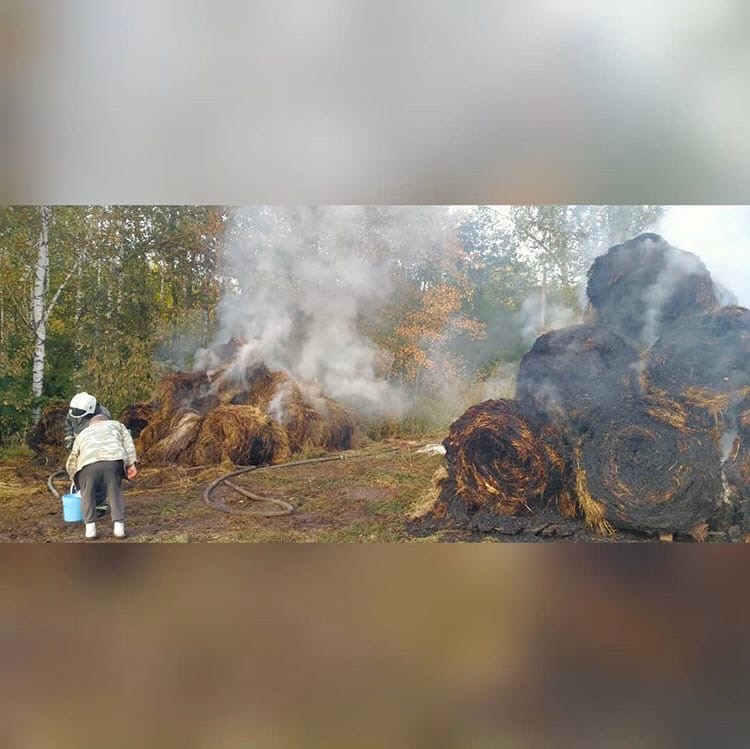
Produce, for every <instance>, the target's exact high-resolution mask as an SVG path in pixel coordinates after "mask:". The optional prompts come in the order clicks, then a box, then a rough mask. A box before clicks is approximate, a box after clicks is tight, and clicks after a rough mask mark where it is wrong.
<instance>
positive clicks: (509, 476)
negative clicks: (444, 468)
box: [443, 400, 575, 517]
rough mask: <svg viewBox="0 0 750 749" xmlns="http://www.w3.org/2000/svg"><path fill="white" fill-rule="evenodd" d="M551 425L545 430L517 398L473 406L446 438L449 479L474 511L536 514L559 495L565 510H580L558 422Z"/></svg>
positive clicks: (457, 493) (446, 482)
mask: <svg viewBox="0 0 750 749" xmlns="http://www.w3.org/2000/svg"><path fill="white" fill-rule="evenodd" d="M545 429H546V431H545V433H544V435H543V436H542V427H541V425H539V424H538V423H535V422H533V421H532V420H531V419H530V418H529V417H528V416H527V415H526V414H525V413H524V411H523V409H522V408H521V406H520V404H519V403H517V402H516V401H512V400H488V401H485V402H484V403H479V404H477V405H474V406H471V408H469V409H468V410H467V411H466V412H465V413H464V414H463V415H462V416H461V417H460V418H459V419H457V420H456V421H454V422H453V424H451V426H450V430H449V433H448V436H447V437H446V438H445V440H444V441H443V445H444V446H445V450H446V452H445V459H446V462H447V465H448V473H449V477H450V478H449V479H448V480H446V481H445V482H444V483H445V484H450V482H454V485H455V495H456V498H457V500H458V501H460V503H462V505H463V506H464V508H465V510H466V511H467V512H468V513H470V512H475V511H478V510H481V511H483V512H491V513H494V514H497V515H515V514H524V513H527V514H533V513H535V512H536V511H537V510H539V509H546V508H547V507H548V506H549V504H550V503H551V502H552V501H557V503H558V509H559V510H560V512H561V513H563V514H565V515H566V516H568V517H572V516H574V515H575V505H574V503H573V500H572V497H571V495H570V492H569V491H567V484H568V479H569V476H568V475H567V470H566V469H567V466H566V461H565V459H564V457H563V454H562V449H561V446H562V442H561V440H556V439H554V436H555V433H554V428H553V427H552V426H550V425H548V426H547V427H546V428H545ZM454 514H455V513H454Z"/></svg>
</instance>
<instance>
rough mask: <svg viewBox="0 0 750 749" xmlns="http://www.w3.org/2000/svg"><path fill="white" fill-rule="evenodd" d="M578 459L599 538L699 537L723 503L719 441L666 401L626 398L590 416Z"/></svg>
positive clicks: (581, 498)
mask: <svg viewBox="0 0 750 749" xmlns="http://www.w3.org/2000/svg"><path fill="white" fill-rule="evenodd" d="M576 457H577V460H576V463H577V465H576V468H577V478H576V483H577V491H578V502H579V504H580V506H581V508H582V510H583V512H584V515H585V517H586V521H587V524H588V525H589V526H590V527H591V528H593V529H595V530H597V531H599V532H608V531H611V530H612V528H613V527H614V528H622V529H625V530H634V531H642V532H650V533H673V532H683V533H695V534H698V533H699V532H700V529H701V528H702V527H703V526H702V524H704V523H706V521H707V520H708V519H709V518H710V517H711V516H712V515H713V514H714V512H715V511H716V509H717V506H718V503H719V502H720V500H721V496H722V482H721V464H720V463H721V461H720V455H719V451H718V449H717V446H716V444H715V442H714V441H713V439H712V438H711V436H710V435H709V434H708V433H707V432H701V431H698V430H694V429H691V428H690V426H689V423H688V420H687V412H686V411H685V410H684V409H681V408H680V407H679V406H678V405H677V404H675V407H674V409H670V408H668V407H667V404H666V403H665V402H664V400H657V399H653V398H650V397H642V398H634V397H630V398H624V399H623V400H622V401H621V402H620V403H618V404H611V405H610V406H609V407H607V408H602V409H599V410H597V411H596V412H594V413H592V415H591V416H590V417H589V420H588V424H587V428H586V431H585V433H584V434H583V437H582V440H581V444H580V446H579V448H578V452H577V456H576Z"/></svg>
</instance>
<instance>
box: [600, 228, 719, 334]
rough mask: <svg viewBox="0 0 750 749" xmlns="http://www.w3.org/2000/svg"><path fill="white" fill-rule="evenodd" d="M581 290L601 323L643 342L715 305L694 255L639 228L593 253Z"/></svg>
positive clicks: (706, 277) (708, 280)
mask: <svg viewBox="0 0 750 749" xmlns="http://www.w3.org/2000/svg"><path fill="white" fill-rule="evenodd" d="M586 293H587V294H588V297H589V299H590V300H591V305H592V307H593V309H594V311H595V313H596V319H597V321H598V322H599V323H600V324H602V325H606V326H607V327H608V328H610V329H611V330H613V331H615V332H616V333H618V334H619V335H621V336H623V337H625V338H626V339H631V340H633V341H637V342H639V343H640V344H645V345H650V344H651V343H653V341H655V340H656V339H657V338H658V337H659V336H660V335H661V333H662V331H663V330H664V329H665V328H666V327H668V326H670V325H672V324H673V323H674V322H676V321H677V320H679V319H680V318H681V317H683V316H685V315H689V314H692V313H694V312H699V311H708V310H711V309H714V308H715V307H716V306H717V300H716V294H715V291H714V285H713V281H712V279H711V275H710V273H709V272H708V271H707V270H706V267H705V265H703V263H702V262H701V260H700V259H699V258H698V256H697V255H694V254H693V253H691V252H685V251H684V250H679V249H677V248H676V247H673V246H672V245H670V244H669V243H668V242H666V241H665V240H664V239H663V238H662V237H660V236H659V235H658V234H641V235H640V236H637V237H635V238H634V239H631V240H629V241H627V242H624V243H623V244H619V245H616V246H615V247H611V248H610V249H609V250H608V251H607V253H606V254H604V255H601V256H599V257H597V258H596V259H595V260H594V262H593V264H592V265H591V268H589V271H588V284H587V286H586Z"/></svg>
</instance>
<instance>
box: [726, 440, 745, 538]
mask: <svg viewBox="0 0 750 749" xmlns="http://www.w3.org/2000/svg"><path fill="white" fill-rule="evenodd" d="M724 476H725V478H726V481H727V485H728V488H729V492H730V499H731V503H732V505H733V507H734V508H736V520H737V522H738V524H739V525H740V527H741V529H742V531H743V533H750V438H745V437H743V436H740V435H738V436H737V437H736V438H735V440H734V445H733V446H732V451H731V453H730V454H729V457H728V458H727V460H726V461H725V462H724Z"/></svg>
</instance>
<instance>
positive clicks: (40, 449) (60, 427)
mask: <svg viewBox="0 0 750 749" xmlns="http://www.w3.org/2000/svg"><path fill="white" fill-rule="evenodd" d="M67 415H68V403H67V401H64V400H53V401H50V402H49V403H48V404H47V405H46V406H45V407H44V409H43V410H42V415H41V417H40V419H39V421H38V422H37V423H36V426H34V427H33V428H32V429H31V431H30V432H29V433H28V434H27V435H26V444H27V445H28V446H29V447H30V448H31V449H32V450H33V451H34V452H35V453H36V455H37V457H38V458H40V459H41V460H44V462H45V463H46V464H47V465H54V464H62V463H64V462H65V456H66V455H67V451H66V450H65V418H66V417H67Z"/></svg>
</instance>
